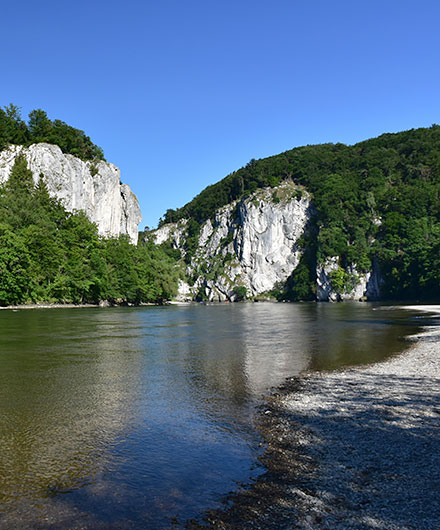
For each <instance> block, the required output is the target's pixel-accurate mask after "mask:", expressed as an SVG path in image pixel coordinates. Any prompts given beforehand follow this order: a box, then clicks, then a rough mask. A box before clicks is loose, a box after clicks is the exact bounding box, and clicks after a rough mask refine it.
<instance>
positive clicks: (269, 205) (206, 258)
mask: <svg viewBox="0 0 440 530" xmlns="http://www.w3.org/2000/svg"><path fill="white" fill-rule="evenodd" d="M312 211H313V207H312V205H311V202H310V196H309V194H308V193H307V192H305V191H301V192H299V189H298V187H297V186H296V185H295V184H293V183H292V182H290V181H289V182H285V183H283V184H282V185H280V186H279V187H278V188H275V189H274V188H265V189H262V190H258V191H257V192H255V193H254V194H252V195H251V196H250V197H248V198H247V199H245V200H243V201H239V202H237V201H236V202H233V203H231V204H229V205H227V206H225V207H223V208H221V209H219V210H218V211H217V212H216V215H215V220H214V222H211V220H208V221H206V222H205V223H204V224H203V225H202V226H201V229H200V235H199V241H198V247H197V250H196V252H195V254H194V256H193V257H192V259H191V263H190V264H189V265H188V269H187V275H188V277H189V278H192V279H193V281H194V284H193V286H192V287H191V295H192V296H195V295H196V294H197V293H199V294H202V295H203V296H205V297H206V298H207V299H208V300H226V299H229V300H234V299H236V298H237V287H240V286H241V287H244V288H245V289H246V294H247V295H248V296H255V295H258V294H260V293H264V292H266V291H270V290H271V289H273V288H274V286H275V285H276V284H277V283H280V282H284V281H285V280H286V279H287V278H288V277H289V276H290V274H291V273H292V271H293V270H294V269H295V268H296V266H297V265H298V262H299V259H300V255H301V251H300V248H299V247H298V245H297V242H298V239H299V238H300V237H301V236H302V235H303V233H304V229H305V227H306V225H307V223H308V221H309V219H310V217H311V215H312ZM185 224H186V220H183V221H180V222H179V223H175V224H168V225H164V226H163V227H161V228H160V229H158V230H156V231H155V232H154V233H153V237H154V239H155V241H156V242H157V243H161V242H163V241H165V240H170V241H171V243H172V244H173V246H174V247H175V248H179V249H180V250H181V251H183V254H184V249H183V242H184V238H185V229H186V227H185ZM234 288H235V290H234ZM186 295H187V296H188V294H187V293H186Z"/></svg>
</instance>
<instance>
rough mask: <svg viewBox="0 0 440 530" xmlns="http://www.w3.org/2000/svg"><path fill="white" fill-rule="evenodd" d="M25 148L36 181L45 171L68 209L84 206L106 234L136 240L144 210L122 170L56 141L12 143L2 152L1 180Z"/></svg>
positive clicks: (51, 190)
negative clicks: (75, 153)
mask: <svg viewBox="0 0 440 530" xmlns="http://www.w3.org/2000/svg"><path fill="white" fill-rule="evenodd" d="M20 152H23V153H24V155H25V157H26V160H27V162H28V167H29V169H30V170H31V171H32V173H33V177H34V181H35V183H37V181H38V179H39V177H40V174H43V175H44V179H45V182H46V185H47V187H48V190H49V193H50V194H51V195H53V196H55V197H57V198H59V199H61V200H62V202H63V204H64V207H65V208H66V209H67V210H68V211H73V210H83V211H84V212H85V213H86V215H87V217H88V218H89V219H90V220H91V221H93V222H94V223H96V225H97V226H98V230H99V233H100V234H101V235H103V236H106V237H110V236H119V235H121V234H126V235H128V236H129V237H130V240H131V242H132V243H137V239H138V226H137V225H138V224H139V223H140V222H141V212H140V209H139V204H138V200H137V198H136V195H135V194H134V193H133V192H132V191H131V189H130V187H129V186H127V185H126V184H122V183H121V180H120V171H119V169H118V168H117V167H116V166H114V165H113V164H108V163H106V162H102V161H99V162H89V161H87V162H84V161H83V160H80V159H79V158H76V157H75V156H73V155H68V154H64V153H63V152H62V151H61V149H60V148H59V147H58V146H56V145H50V144H44V143H41V144H34V145H31V146H30V147H27V148H25V147H23V146H18V145H14V146H10V148H9V149H6V150H4V151H2V152H0V182H5V181H6V180H7V179H8V178H9V174H10V172H11V169H12V166H13V165H14V161H15V158H16V156H17V155H18V154H19V153H20Z"/></svg>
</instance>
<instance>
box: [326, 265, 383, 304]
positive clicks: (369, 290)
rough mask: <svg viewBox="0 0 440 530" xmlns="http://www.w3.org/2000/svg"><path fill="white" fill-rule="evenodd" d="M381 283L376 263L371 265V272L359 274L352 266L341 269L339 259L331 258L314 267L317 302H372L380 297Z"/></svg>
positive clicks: (354, 266)
mask: <svg viewBox="0 0 440 530" xmlns="http://www.w3.org/2000/svg"><path fill="white" fill-rule="evenodd" d="M381 283H382V278H381V275H380V271H379V267H378V265H377V263H374V264H373V267H372V270H371V271H368V272H365V273H361V272H358V270H357V268H356V265H354V264H351V265H349V266H347V267H345V268H342V267H341V266H340V265H339V258H338V257H337V256H333V257H331V258H327V260H326V261H325V263H324V264H320V265H318V266H317V267H316V287H317V289H316V298H317V300H318V301H325V302H336V301H342V300H366V299H368V300H374V299H377V298H379V296H380V286H381Z"/></svg>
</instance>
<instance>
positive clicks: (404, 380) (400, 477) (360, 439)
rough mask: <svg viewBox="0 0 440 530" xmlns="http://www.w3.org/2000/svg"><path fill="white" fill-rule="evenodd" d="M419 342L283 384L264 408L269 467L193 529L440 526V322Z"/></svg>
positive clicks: (439, 308) (261, 426)
mask: <svg viewBox="0 0 440 530" xmlns="http://www.w3.org/2000/svg"><path fill="white" fill-rule="evenodd" d="M408 309H413V310H414V309H417V310H421V311H424V310H425V311H430V312H436V313H440V306H410V307H408ZM412 340H413V341H414V344H413V345H412V346H411V347H410V348H409V349H408V350H407V351H406V352H405V353H404V354H402V355H400V356H398V357H396V358H393V359H390V360H388V361H386V362H383V363H378V364H374V365H370V366H366V367H361V368H352V369H346V370H340V371H337V372H321V373H312V374H307V375H305V376H303V377H300V378H292V379H289V380H288V381H287V382H286V383H285V385H283V386H281V387H280V388H279V389H277V391H276V392H274V393H273V394H272V395H271V396H270V397H268V398H267V400H266V402H265V403H264V406H263V407H262V408H261V410H260V412H259V415H258V429H259V431H260V432H261V434H262V437H263V438H264V441H265V443H266V445H267V448H266V451H265V454H264V455H263V457H262V459H261V460H262V463H263V465H264V466H265V467H266V469H267V472H266V473H265V474H264V475H262V476H261V477H260V478H259V479H258V480H257V481H256V482H255V483H254V484H253V485H252V486H251V487H249V488H244V489H242V490H241V491H238V492H237V493H235V494H233V495H231V496H230V497H229V499H228V504H227V506H226V508H225V509H222V510H216V511H211V512H209V513H208V514H207V515H206V519H205V521H204V522H203V523H196V522H190V523H189V525H188V526H189V528H200V527H204V526H211V527H214V528H243V529H244V528H261V529H263V528H264V529H280V528H303V529H330V528H331V529H333V528H344V529H345V528H347V529H348V528H365V529H370V528H380V529H387V530H393V529H420V528H423V529H434V528H439V527H440V500H439V499H440V328H439V327H436V326H434V325H433V326H429V327H426V328H424V331H423V333H421V334H420V335H417V336H413V337H412Z"/></svg>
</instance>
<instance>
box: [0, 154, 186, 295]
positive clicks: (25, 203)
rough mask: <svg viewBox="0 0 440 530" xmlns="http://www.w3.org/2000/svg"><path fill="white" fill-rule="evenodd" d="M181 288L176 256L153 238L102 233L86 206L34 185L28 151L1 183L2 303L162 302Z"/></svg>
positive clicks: (0, 255) (0, 288)
mask: <svg viewBox="0 0 440 530" xmlns="http://www.w3.org/2000/svg"><path fill="white" fill-rule="evenodd" d="M176 292H177V271H176V268H175V263H174V262H173V260H172V259H170V258H169V257H168V256H167V255H166V254H165V252H164V251H163V250H161V248H160V247H157V246H155V245H153V244H151V243H150V244H143V245H142V244H140V245H139V246H135V245H132V244H131V243H130V242H129V240H128V237H127V236H121V237H119V238H110V239H104V238H101V237H99V235H98V230H97V227H96V225H94V224H93V223H91V222H90V221H89V220H88V219H87V217H86V215H85V214H84V213H83V212H74V213H70V212H67V211H66V210H65V209H64V207H63V206H62V204H61V202H60V201H59V200H57V199H55V198H53V197H50V196H49V193H48V191H47V187H46V185H45V182H44V175H40V179H39V182H38V184H37V185H36V186H35V185H34V181H33V178H32V172H31V171H30V170H29V169H28V167H27V162H26V159H25V157H24V156H22V155H19V156H18V157H17V158H16V160H15V164H14V166H13V169H12V171H11V175H10V177H9V180H8V181H7V182H6V183H5V184H3V185H2V186H0V305H12V304H21V303H26V302H61V303H68V302H70V303H86V302H90V303H96V302H99V301H100V300H108V301H109V302H112V303H133V304H137V303H141V302H157V303H162V302H163V301H164V300H167V299H169V298H170V297H172V296H174V295H175V294H176Z"/></svg>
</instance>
